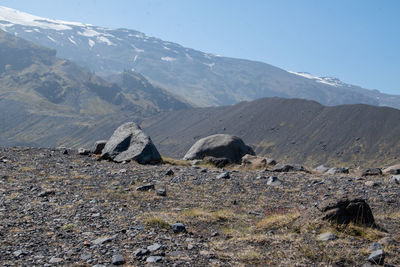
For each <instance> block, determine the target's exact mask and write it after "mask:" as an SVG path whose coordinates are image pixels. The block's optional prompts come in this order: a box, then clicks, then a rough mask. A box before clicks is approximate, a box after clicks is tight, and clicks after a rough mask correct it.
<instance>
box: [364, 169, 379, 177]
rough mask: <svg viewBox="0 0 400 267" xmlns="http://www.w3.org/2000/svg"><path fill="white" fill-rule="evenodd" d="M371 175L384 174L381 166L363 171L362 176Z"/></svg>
mask: <svg viewBox="0 0 400 267" xmlns="http://www.w3.org/2000/svg"><path fill="white" fill-rule="evenodd" d="M371 175H382V170H381V169H380V168H371V169H366V170H364V171H363V173H362V176H371Z"/></svg>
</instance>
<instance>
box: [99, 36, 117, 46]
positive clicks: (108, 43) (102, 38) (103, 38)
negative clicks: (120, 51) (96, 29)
mask: <svg viewBox="0 0 400 267" xmlns="http://www.w3.org/2000/svg"><path fill="white" fill-rule="evenodd" d="M97 40H98V41H99V42H101V43H105V44H107V45H115V44H114V43H113V42H111V41H110V40H109V39H108V38H107V37H104V36H98V37H97Z"/></svg>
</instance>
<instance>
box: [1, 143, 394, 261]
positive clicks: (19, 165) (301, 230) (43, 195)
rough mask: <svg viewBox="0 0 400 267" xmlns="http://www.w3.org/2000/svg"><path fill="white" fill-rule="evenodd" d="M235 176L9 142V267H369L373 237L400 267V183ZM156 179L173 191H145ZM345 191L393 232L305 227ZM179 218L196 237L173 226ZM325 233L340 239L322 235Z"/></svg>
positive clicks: (5, 156) (237, 172)
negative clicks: (307, 217) (316, 209)
mask: <svg viewBox="0 0 400 267" xmlns="http://www.w3.org/2000/svg"><path fill="white" fill-rule="evenodd" d="M170 170H172V172H171V171H170ZM226 171H229V173H230V178H228V179H226V178H217V177H218V176H219V175H220V174H221V173H223V172H224V170H222V169H217V168H213V167H211V166H189V165H170V164H164V165H158V166H143V165H138V164H136V163H134V162H129V163H126V164H117V163H112V162H107V161H97V160H96V158H95V157H91V156H81V155H77V154H76V153H75V152H73V151H70V152H69V153H68V154H63V151H62V150H51V149H32V148H30V149H28V148H7V149H6V148H1V149H0V265H1V266H52V265H54V266H61V265H65V266H109V265H112V264H113V263H114V264H125V265H124V266H146V265H158V266H257V265H259V266H363V265H364V264H366V262H367V258H368V256H369V254H370V249H371V248H370V246H371V244H373V242H378V243H379V242H380V243H383V248H384V250H385V252H386V253H387V254H386V259H385V263H386V264H389V265H392V266H399V265H400V250H399V249H400V246H399V243H398V242H400V231H399V230H400V203H399V192H400V185H398V184H396V183H394V182H391V181H390V176H377V177H366V178H361V176H360V174H358V173H356V172H353V173H350V174H338V175H322V174H308V173H304V172H288V173H272V172H269V171H266V170H263V171H261V170H245V169H240V168H236V169H235V168H230V169H227V170H226ZM269 176H277V177H278V179H279V180H280V181H281V184H279V183H278V184H272V185H269V184H268V179H266V178H265V177H269ZM369 181H374V182H375V183H371V182H370V183H368V182H369ZM149 183H150V184H154V186H155V189H156V190H157V189H162V188H165V189H166V196H161V195H158V194H157V192H156V190H148V191H147V190H144V191H140V190H137V188H138V187H140V186H142V185H146V184H149ZM343 194H347V195H351V196H360V197H363V198H365V199H366V200H367V201H368V203H369V204H370V206H371V208H372V211H373V213H374V216H375V220H376V221H377V223H378V225H379V226H381V227H382V228H383V229H380V230H378V229H371V228H367V227H361V226H356V225H349V226H347V227H339V226H335V225H329V224H323V225H317V224H314V222H312V221H310V222H309V223H304V224H303V225H301V226H298V224H296V223H295V222H296V220H298V217H302V215H303V214H306V211H307V210H309V209H310V208H311V207H313V206H314V205H318V203H320V202H321V201H322V200H324V199H327V198H332V197H335V196H338V195H343ZM302 219H303V221H304V216H303V218H302ZM178 222H180V223H183V224H184V226H185V228H186V232H176V233H175V232H174V231H173V229H172V225H173V224H175V223H178ZM327 231H329V232H332V233H334V234H335V235H337V236H338V238H337V239H336V240H331V241H318V240H317V236H318V235H319V234H320V233H323V232H327ZM382 240H392V241H391V242H383V241H382ZM157 261H158V262H157ZM153 262H157V263H153Z"/></svg>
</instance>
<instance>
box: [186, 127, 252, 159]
mask: <svg viewBox="0 0 400 267" xmlns="http://www.w3.org/2000/svg"><path fill="white" fill-rule="evenodd" d="M246 154H250V155H254V151H253V149H252V148H251V147H249V146H247V145H246V144H245V143H244V142H243V140H242V139H240V138H239V137H236V136H233V135H229V134H215V135H211V136H208V137H204V138H202V139H200V140H198V141H197V142H196V143H195V144H194V145H193V146H192V147H191V148H190V149H189V151H188V152H187V153H186V155H185V156H184V157H183V159H185V160H194V159H203V158H204V157H206V156H211V157H216V158H227V159H228V160H229V161H231V162H233V163H239V162H240V161H241V159H242V157H243V156H244V155H246Z"/></svg>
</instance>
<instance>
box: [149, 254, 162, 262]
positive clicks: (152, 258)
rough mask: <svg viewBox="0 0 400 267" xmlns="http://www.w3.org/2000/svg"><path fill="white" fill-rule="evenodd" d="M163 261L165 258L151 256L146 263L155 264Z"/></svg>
mask: <svg viewBox="0 0 400 267" xmlns="http://www.w3.org/2000/svg"><path fill="white" fill-rule="evenodd" d="M162 260H163V257H161V256H150V257H147V259H146V262H149V263H155V262H160V261H162Z"/></svg>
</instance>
